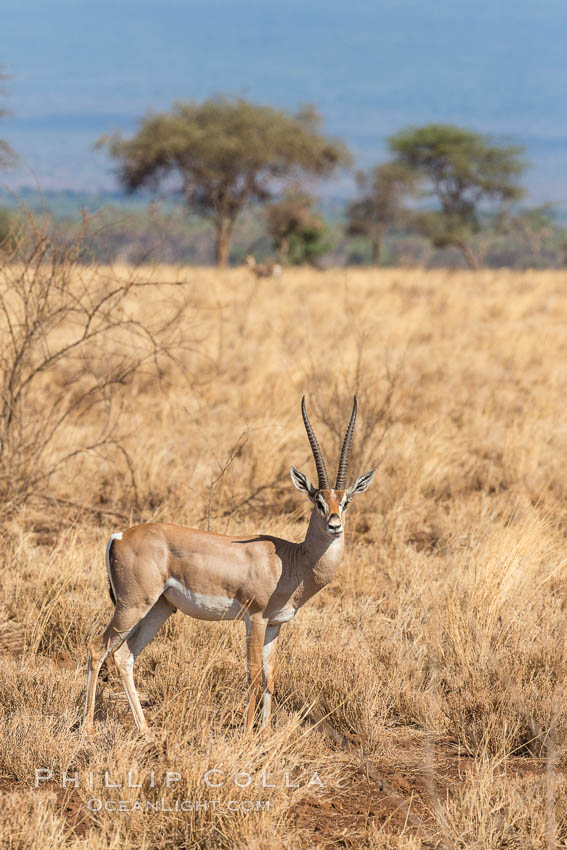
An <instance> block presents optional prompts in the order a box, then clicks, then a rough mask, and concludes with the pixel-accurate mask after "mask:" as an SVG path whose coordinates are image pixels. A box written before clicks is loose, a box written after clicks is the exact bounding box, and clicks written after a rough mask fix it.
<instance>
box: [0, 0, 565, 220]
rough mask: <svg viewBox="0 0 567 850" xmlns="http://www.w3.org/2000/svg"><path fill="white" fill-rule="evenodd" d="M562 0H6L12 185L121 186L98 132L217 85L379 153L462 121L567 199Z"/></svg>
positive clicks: (540, 190) (366, 159)
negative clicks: (411, 132)
mask: <svg viewBox="0 0 567 850" xmlns="http://www.w3.org/2000/svg"><path fill="white" fill-rule="evenodd" d="M566 25H567V2H565V0H539V2H536V0H500V1H498V0H475V2H474V3H472V2H464V0H435V2H433V0H374V2H372V0H349V2H338V1H337V0H303V2H299V0H284V2H282V3H281V4H276V3H274V2H273V0H206V2H205V0H201V2H199V0H160V2H159V3H158V2H155V1H154V2H150V0H112V2H111V0H97V2H92V0H88V2H87V0H17V2H15V0H6V2H5V3H4V4H3V9H2V35H3V38H2V50H0V64H2V65H3V66H4V69H5V71H7V72H8V73H9V74H10V75H11V77H12V79H11V80H10V81H9V82H8V83H7V84H6V89H7V96H6V97H5V98H4V102H5V105H6V106H7V108H9V109H10V110H11V112H12V116H11V117H10V118H8V119H6V120H5V121H4V122H3V123H2V126H1V127H0V135H1V136H2V137H4V138H6V139H7V140H8V141H10V142H11V144H12V145H13V146H14V147H15V148H16V150H17V151H18V152H19V153H20V154H21V155H22V157H23V159H24V161H25V166H24V167H22V168H20V169H19V170H18V171H16V172H13V173H11V174H4V175H2V179H3V181H4V183H5V184H8V185H11V186H16V185H21V184H34V183H36V182H37V183H38V184H39V185H40V186H41V187H42V188H52V187H61V188H63V187H72V188H81V189H92V190H97V189H101V188H105V187H106V188H109V187H112V186H113V185H114V183H113V178H112V176H111V173H110V165H109V163H108V161H107V160H106V158H105V157H104V155H103V154H101V153H94V152H93V151H92V150H91V144H92V142H93V141H94V139H96V138H97V136H98V135H100V134H101V133H103V132H105V131H107V130H109V129H113V128H120V129H123V130H126V131H130V130H131V129H132V128H133V127H134V126H135V121H136V119H137V118H138V117H140V116H141V115H143V114H144V113H145V112H146V111H147V110H148V109H149V108H153V109H165V108H167V107H168V106H169V105H170V104H171V102H172V101H173V100H175V99H183V98H189V97H194V98H203V97H206V96H208V95H210V94H214V93H217V92H226V93H233V94H240V95H244V96H246V97H250V98H252V99H257V100H259V101H263V102H266V103H273V104H276V105H281V106H284V107H288V108H290V109H294V108H295V107H297V106H298V105H299V104H300V103H305V102H313V103H315V104H316V105H317V106H318V107H319V109H320V111H321V112H322V114H323V116H324V118H325V122H326V128H327V130H328V131H329V132H330V133H332V134H334V135H338V136H341V137H342V138H344V139H345V140H346V141H347V142H348V144H349V145H350V146H351V147H352V149H353V150H354V152H355V154H356V155H357V156H358V157H359V159H360V163H361V164H363V165H368V164H371V163H374V162H376V161H378V160H379V159H383V158H384V157H385V145H384V140H385V137H386V136H387V135H389V134H391V133H393V132H395V131H396V130H398V129H399V128H400V127H402V126H404V125H406V124H409V123H414V124H419V123H424V122H427V121H448V122H455V123H459V124H462V125H465V126H469V127H471V128H473V129H478V130H480V131H483V132H489V133H493V134H497V135H498V136H499V137H501V138H503V139H506V140H512V141H515V142H518V143H520V144H525V145H526V146H527V148H528V155H529V157H530V158H531V160H532V162H533V168H532V169H531V171H530V173H529V174H528V175H527V178H526V183H527V185H528V186H529V188H530V191H531V195H532V198H531V200H533V201H539V200H544V199H552V200H555V201H558V202H559V203H560V204H562V205H563V206H564V208H567V111H566V108H565V92H566V90H567V61H566V58H565V54H566V50H565V35H566V33H567V26H566Z"/></svg>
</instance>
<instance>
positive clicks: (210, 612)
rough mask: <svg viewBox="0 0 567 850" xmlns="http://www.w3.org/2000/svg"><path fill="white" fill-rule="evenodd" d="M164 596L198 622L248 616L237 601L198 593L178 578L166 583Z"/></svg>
mask: <svg viewBox="0 0 567 850" xmlns="http://www.w3.org/2000/svg"><path fill="white" fill-rule="evenodd" d="M164 596H165V598H166V599H167V601H168V602H171V604H172V605H175V607H176V608H179V610H180V611H183V613H184V614H187V615H188V616H189V617H196V618H197V619H198V620H236V619H240V618H244V617H245V615H246V610H245V608H243V606H242V605H241V604H240V602H239V601H238V600H237V599H229V598H228V597H224V596H209V595H208V594H206V593H196V592H194V591H192V590H189V588H187V587H185V585H183V584H181V582H180V581H178V580H177V579H176V578H169V579H168V580H167V581H166V583H165V593H164Z"/></svg>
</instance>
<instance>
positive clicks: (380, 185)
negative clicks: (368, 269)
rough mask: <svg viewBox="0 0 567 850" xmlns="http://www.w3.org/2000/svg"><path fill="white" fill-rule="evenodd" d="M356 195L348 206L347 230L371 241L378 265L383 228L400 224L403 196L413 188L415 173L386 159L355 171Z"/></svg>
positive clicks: (402, 216) (384, 230)
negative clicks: (370, 167)
mask: <svg viewBox="0 0 567 850" xmlns="http://www.w3.org/2000/svg"><path fill="white" fill-rule="evenodd" d="M356 182H357V185H358V191H359V196H358V198H356V199H355V200H354V201H352V202H351V203H350V204H349V205H348V208H347V220H348V224H347V233H349V234H350V235H351V236H366V237H367V238H368V239H370V241H371V242H372V263H373V264H374V265H380V256H381V253H382V242H383V239H384V234H385V233H386V231H387V230H388V229H389V228H390V227H393V226H395V225H399V224H401V222H402V221H403V219H404V217H405V209H404V200H405V198H406V197H407V195H409V194H411V193H412V192H413V191H414V187H415V183H416V179H415V173H414V172H413V171H410V170H409V169H408V168H406V166H404V165H401V164H400V163H398V162H385V163H384V164H383V165H378V166H376V167H375V168H373V169H372V170H371V171H370V172H368V173H366V172H364V171H359V172H358V173H357V175H356Z"/></svg>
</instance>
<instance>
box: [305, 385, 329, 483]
mask: <svg viewBox="0 0 567 850" xmlns="http://www.w3.org/2000/svg"><path fill="white" fill-rule="evenodd" d="M301 414H302V416H303V423H304V425H305V430H306V431H307V437H308V439H309V443H310V445H311V451H312V452H313V458H314V460H315V466H316V467H317V475H318V476H319V490H328V489H329V479H328V478H327V467H326V466H325V461H324V460H323V455H322V454H321V449H320V448H319V443H318V442H317V437H316V436H315V434H314V432H313V428H312V427H311V423H310V422H309V417H308V416H307V409H306V407H305V396H303V398H302V399H301Z"/></svg>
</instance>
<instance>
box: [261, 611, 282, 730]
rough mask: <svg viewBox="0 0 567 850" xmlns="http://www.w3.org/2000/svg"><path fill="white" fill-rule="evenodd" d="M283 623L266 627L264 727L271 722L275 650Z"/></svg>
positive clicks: (263, 662) (263, 674) (263, 657)
mask: <svg viewBox="0 0 567 850" xmlns="http://www.w3.org/2000/svg"><path fill="white" fill-rule="evenodd" d="M280 629H281V623H274V624H273V625H269V626H268V627H267V629H266V636H265V638H264V646H263V649H262V686H263V688H264V696H263V706H262V729H264V728H265V727H266V726H267V725H268V723H269V722H270V715H271V713H272V694H273V692H274V662H275V655H276V653H275V650H276V646H277V644H278V637H279V634H280Z"/></svg>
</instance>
